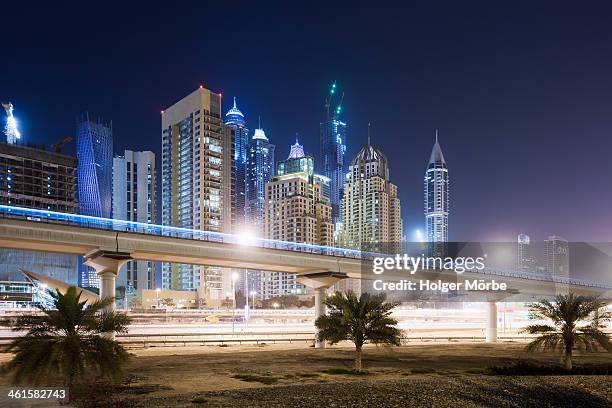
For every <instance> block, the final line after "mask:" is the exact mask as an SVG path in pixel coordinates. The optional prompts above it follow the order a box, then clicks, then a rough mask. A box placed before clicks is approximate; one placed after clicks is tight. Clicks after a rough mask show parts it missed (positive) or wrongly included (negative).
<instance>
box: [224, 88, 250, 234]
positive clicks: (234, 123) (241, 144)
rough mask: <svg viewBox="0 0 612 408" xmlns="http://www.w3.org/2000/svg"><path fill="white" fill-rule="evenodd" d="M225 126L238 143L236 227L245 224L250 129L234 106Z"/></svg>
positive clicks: (236, 154) (235, 156)
mask: <svg viewBox="0 0 612 408" xmlns="http://www.w3.org/2000/svg"><path fill="white" fill-rule="evenodd" d="M225 124H226V125H227V126H230V127H232V128H233V129H234V132H235V134H236V142H235V147H234V167H235V170H236V193H235V196H234V201H235V205H236V225H237V226H240V225H244V224H245V211H246V208H245V205H246V186H247V147H248V146H247V143H248V134H249V129H247V127H246V122H245V119H244V115H243V114H242V112H240V110H238V108H237V107H236V98H234V106H233V107H232V108H231V109H230V110H229V111H228V112H227V113H226V114H225Z"/></svg>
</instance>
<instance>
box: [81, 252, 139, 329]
mask: <svg viewBox="0 0 612 408" xmlns="http://www.w3.org/2000/svg"><path fill="white" fill-rule="evenodd" d="M85 258H86V261H85V265H87V266H91V267H92V268H94V269H95V270H96V272H97V273H98V276H99V277H100V299H113V301H112V302H111V303H110V305H108V306H107V307H106V309H105V310H106V311H109V312H111V311H114V310H115V279H116V278H117V275H118V274H119V269H121V267H122V266H123V265H124V264H125V263H126V262H127V261H129V260H130V259H132V257H131V256H130V254H129V253H125V252H110V251H101V250H98V251H94V252H92V253H90V254H87V255H86V256H85ZM105 336H106V337H108V338H111V339H114V338H115V333H114V332H109V333H105Z"/></svg>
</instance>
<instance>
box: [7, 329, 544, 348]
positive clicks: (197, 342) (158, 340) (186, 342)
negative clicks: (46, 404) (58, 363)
mask: <svg viewBox="0 0 612 408" xmlns="http://www.w3.org/2000/svg"><path fill="white" fill-rule="evenodd" d="M254 334H259V335H261V333H249V335H254ZM300 334H302V335H304V337H302V336H299V335H300ZM214 335H216V336H219V335H220V334H219V333H216V334H214ZM224 335H226V336H232V334H231V333H228V334H224ZM287 335H288V336H289V337H279V336H278V335H276V337H266V338H263V337H254V338H247V336H248V335H247V334H244V333H242V334H240V335H239V336H244V337H236V336H235V335H234V337H233V338H214V337H213V338H205V337H206V335H203V334H202V333H184V334H177V335H164V334H153V335H151V334H147V335H142V334H133V335H125V334H124V335H118V336H117V341H119V342H120V343H121V344H123V345H124V346H126V347H128V348H147V347H187V346H215V345H216V346H229V345H230V344H237V345H243V344H256V345H257V344H277V343H289V344H293V343H313V344H314V340H315V338H314V335H313V333H300V332H293V333H287ZM194 337H199V338H194ZM532 337H533V336H528V335H515V336H498V337H497V339H498V340H499V341H528V340H530V339H531V338H532ZM15 338H16V337H2V338H0V347H4V346H6V345H7V344H8V343H9V342H10V341H12V340H14V339H15ZM484 340H485V336H406V337H402V342H403V343H410V342H443V341H444V342H453V341H455V342H460V341H464V342H467V341H469V342H481V341H484Z"/></svg>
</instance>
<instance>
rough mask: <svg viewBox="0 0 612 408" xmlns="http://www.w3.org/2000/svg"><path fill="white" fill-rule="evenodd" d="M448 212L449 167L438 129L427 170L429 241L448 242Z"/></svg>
mask: <svg viewBox="0 0 612 408" xmlns="http://www.w3.org/2000/svg"><path fill="white" fill-rule="evenodd" d="M448 214H449V177H448V167H447V165H446V161H445V160H444V155H443V154H442V148H441V147H440V144H439V143H438V131H437V130H436V142H435V143H434V146H433V149H432V151H431V156H430V157H429V163H428V164H427V170H426V171H425V224H426V230H427V241H428V242H433V243H445V242H448Z"/></svg>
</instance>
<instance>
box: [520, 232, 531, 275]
mask: <svg viewBox="0 0 612 408" xmlns="http://www.w3.org/2000/svg"><path fill="white" fill-rule="evenodd" d="M517 243H518V245H517V269H518V270H520V271H524V272H535V269H536V262H535V260H534V258H533V257H532V254H531V243H530V239H529V235H527V234H519V235H518V240H517Z"/></svg>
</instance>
